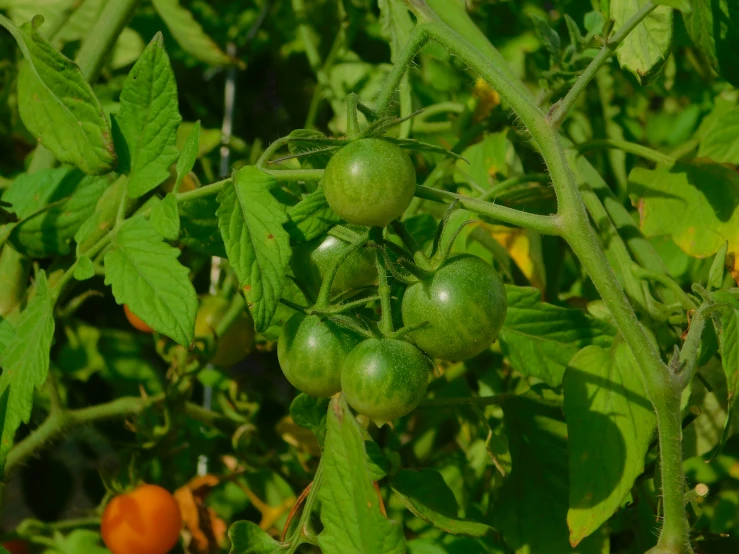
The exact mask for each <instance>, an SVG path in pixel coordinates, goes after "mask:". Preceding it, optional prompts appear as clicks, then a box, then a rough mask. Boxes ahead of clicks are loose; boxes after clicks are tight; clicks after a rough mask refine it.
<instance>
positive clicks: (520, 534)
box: [492, 396, 608, 554]
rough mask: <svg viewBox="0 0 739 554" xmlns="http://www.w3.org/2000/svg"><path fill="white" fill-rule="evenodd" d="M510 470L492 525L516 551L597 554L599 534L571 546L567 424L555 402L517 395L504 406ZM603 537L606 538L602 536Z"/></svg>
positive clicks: (498, 498)
mask: <svg viewBox="0 0 739 554" xmlns="http://www.w3.org/2000/svg"><path fill="white" fill-rule="evenodd" d="M503 412H504V416H505V417H504V422H505V428H506V432H507V434H508V442H509V444H510V447H511V457H512V463H513V469H512V470H511V473H510V475H509V476H508V478H507V479H506V481H505V483H503V486H502V487H501V489H500V491H499V496H498V497H497V502H496V504H495V506H494V507H493V521H492V523H493V525H494V526H495V528H496V529H498V530H499V531H500V532H501V533H502V535H503V538H504V539H505V542H506V544H507V545H508V546H509V547H510V548H511V549H512V550H515V551H516V552H531V553H534V552H537V553H538V552H546V553H547V554H601V553H602V552H607V550H605V549H604V548H603V546H604V545H603V540H604V537H602V536H593V537H588V538H587V539H585V540H584V541H582V542H581V543H580V544H579V545H578V546H577V548H576V549H574V550H573V548H572V547H571V546H570V543H569V540H568V531H567V523H566V514H567V505H568V502H567V494H568V493H567V490H568V486H567V475H568V469H567V427H566V425H565V423H564V422H563V421H562V420H561V410H560V408H558V407H553V406H547V405H544V404H542V403H540V402H538V401H537V400H536V399H534V398H529V397H520V396H519V397H515V398H512V399H511V400H510V401H508V402H506V403H505V405H504V406H503ZM605 540H608V539H607V537H605Z"/></svg>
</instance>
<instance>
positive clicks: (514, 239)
mask: <svg viewBox="0 0 739 554" xmlns="http://www.w3.org/2000/svg"><path fill="white" fill-rule="evenodd" d="M481 227H482V228H483V229H485V230H486V231H488V232H489V233H490V235H491V236H492V237H493V238H494V239H495V240H496V241H498V242H499V243H500V244H501V245H502V246H503V248H505V249H506V250H507V251H508V254H510V256H511V258H513V261H515V262H516V265H517V266H518V268H519V269H520V270H521V273H523V274H524V276H525V277H526V278H527V279H528V280H529V282H530V283H531V284H532V286H534V287H536V288H537V289H539V290H544V287H545V285H546V274H545V272H544V263H543V260H542V257H541V251H540V250H539V249H538V248H537V246H538V245H536V244H534V243H532V236H531V232H530V231H528V230H526V229H517V228H513V227H506V226H504V225H490V224H486V223H483V224H482V225H481Z"/></svg>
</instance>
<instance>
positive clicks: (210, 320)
mask: <svg viewBox="0 0 739 554" xmlns="http://www.w3.org/2000/svg"><path fill="white" fill-rule="evenodd" d="M230 304H231V303H230V301H229V300H228V299H226V298H223V297H221V296H211V295H205V296H201V297H200V307H199V308H198V315H197V318H196V320H195V336H196V337H201V338H204V337H208V336H210V335H211V334H212V333H213V332H214V330H215V328H216V327H217V325H218V322H219V321H220V320H221V319H222V318H223V316H225V315H226V312H228V308H229V306H230ZM254 335H255V331H254V320H253V319H252V317H251V315H250V314H249V312H248V311H247V309H246V305H244V310H243V311H242V312H241V313H240V314H239V315H238V316H237V317H236V320H235V321H234V322H233V323H232V324H231V326H230V327H229V328H228V330H227V331H226V332H225V333H224V334H223V336H222V337H219V338H218V344H217V346H216V353H215V355H214V356H213V358H211V360H210V362H211V363H212V364H213V365H216V366H220V367H230V366H232V365H235V364H237V363H239V362H240V361H241V360H243V359H244V358H246V357H247V356H248V355H249V353H250V352H251V351H252V349H253V348H254Z"/></svg>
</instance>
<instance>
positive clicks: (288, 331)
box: [277, 313, 361, 398]
mask: <svg viewBox="0 0 739 554" xmlns="http://www.w3.org/2000/svg"><path fill="white" fill-rule="evenodd" d="M360 341H361V338H360V337H358V336H357V335H355V334H354V333H352V332H351V331H349V330H347V329H344V328H343V327H341V326H340V325H338V324H336V323H334V322H332V321H330V320H328V319H321V318H320V317H319V316H317V315H304V314H300V313H298V314H295V315H293V316H292V317H291V318H290V319H288V320H287V321H286V322H285V325H284V326H283V327H282V334H281V335H280V339H279V341H278V342H277V359H278V360H279V362H280V367H281V368H282V372H283V373H284V374H285V377H286V378H287V380H288V381H290V384H292V386H294V387H295V388H296V389H298V390H299V391H301V392H304V393H306V394H309V395H311V396H315V397H319V398H320V397H328V396H332V395H334V394H336V393H337V392H339V391H340V390H341V368H342V365H343V363H344V360H345V359H346V356H347V354H349V352H351V351H352V349H353V348H354V347H355V346H356V345H357V344H358V343H359V342H360Z"/></svg>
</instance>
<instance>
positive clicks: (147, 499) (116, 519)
mask: <svg viewBox="0 0 739 554" xmlns="http://www.w3.org/2000/svg"><path fill="white" fill-rule="evenodd" d="M181 527H182V516H181V514H180V508H179V506H178V505H177V502H176V501H175V499H174V497H173V496H172V495H171V494H170V493H169V492H168V491H167V490H166V489H163V488H162V487H158V486H156V485H140V486H138V487H136V488H135V489H134V490H133V491H131V492H129V493H125V494H120V495H118V496H116V497H114V498H113V499H112V500H111V501H110V502H109V503H108V505H107V506H106V507H105V510H104V511H103V515H102V518H101V520H100V532H101V534H102V537H103V542H104V543H105V546H107V547H108V548H109V549H110V551H111V552H112V553H113V554H134V553H137V554H166V553H167V552H169V551H170V549H171V548H172V547H173V546H174V545H175V544H176V543H177V541H178V539H179V537H180V528H181Z"/></svg>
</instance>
